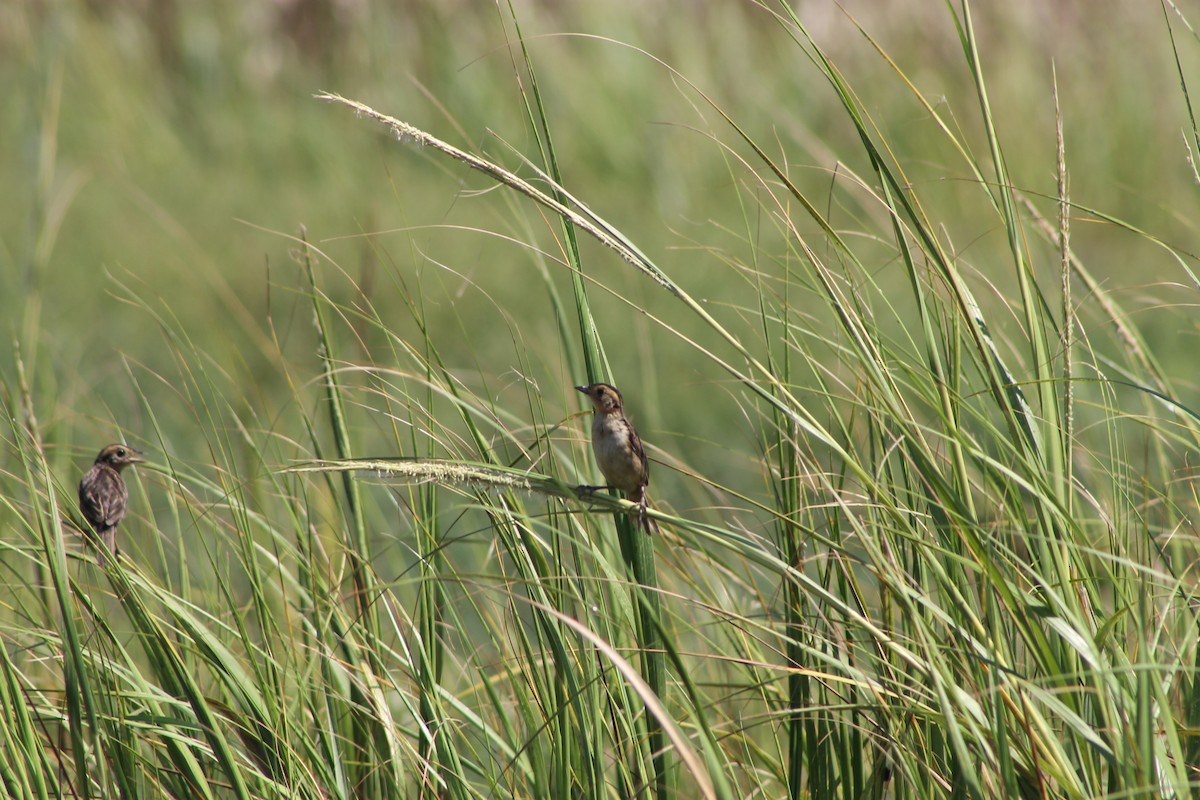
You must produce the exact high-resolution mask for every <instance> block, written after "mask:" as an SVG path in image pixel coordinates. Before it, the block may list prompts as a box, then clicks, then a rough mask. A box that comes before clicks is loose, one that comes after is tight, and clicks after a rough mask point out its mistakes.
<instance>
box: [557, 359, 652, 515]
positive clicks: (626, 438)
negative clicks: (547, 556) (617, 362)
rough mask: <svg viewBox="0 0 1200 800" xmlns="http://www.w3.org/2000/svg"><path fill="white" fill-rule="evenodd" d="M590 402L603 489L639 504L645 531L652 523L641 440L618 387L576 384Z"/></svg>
mask: <svg viewBox="0 0 1200 800" xmlns="http://www.w3.org/2000/svg"><path fill="white" fill-rule="evenodd" d="M575 388H576V389H577V390H579V391H581V392H583V393H584V394H585V395H587V396H588V399H590V400H591V401H592V411H593V415H592V452H593V453H594V454H595V456H596V463H597V464H598V465H599V467H600V472H602V473H603V474H604V480H605V481H607V482H608V486H607V487H606V488H611V489H618V490H620V491H621V492H622V493H623V494H624V495H625V499H626V500H629V501H630V502H633V503H637V504H638V505H639V506H641V507H642V513H641V522H642V528H643V529H644V530H645V531H646V533H651V532H652V528H651V525H652V522H651V520H650V519H649V518H648V517H647V516H646V505H647V500H646V487H647V486H648V485H649V484H650V461H649V460H648V459H647V458H646V450H645V448H644V447H643V446H642V439H641V437H640V436H638V434H637V431H636V430H634V428H633V423H632V422H630V421H629V418H628V417H626V416H625V404H624V400H623V398H622V397H621V393H620V392H619V391H617V387H615V386H612V385H610V384H607V383H593V384H591V385H590V386H576V387H575Z"/></svg>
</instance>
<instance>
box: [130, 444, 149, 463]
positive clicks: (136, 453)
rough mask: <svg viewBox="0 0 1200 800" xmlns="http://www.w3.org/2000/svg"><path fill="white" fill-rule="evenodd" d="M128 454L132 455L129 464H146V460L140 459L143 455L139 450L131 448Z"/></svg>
mask: <svg viewBox="0 0 1200 800" xmlns="http://www.w3.org/2000/svg"><path fill="white" fill-rule="evenodd" d="M129 452H130V453H132V454H133V457H132V458H130V459H129V463H130V464H144V463H145V462H146V459H144V458H142V456H143V455H145V453H143V452H142V451H141V450H134V449H133V448H132V447H131V448H129Z"/></svg>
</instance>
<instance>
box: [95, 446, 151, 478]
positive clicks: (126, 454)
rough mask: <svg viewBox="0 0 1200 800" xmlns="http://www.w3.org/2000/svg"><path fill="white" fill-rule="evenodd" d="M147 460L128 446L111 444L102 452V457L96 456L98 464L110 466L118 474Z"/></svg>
mask: <svg viewBox="0 0 1200 800" xmlns="http://www.w3.org/2000/svg"><path fill="white" fill-rule="evenodd" d="M145 460H146V459H144V458H142V454H141V452H139V451H137V450H134V449H133V448H132V447H130V446H129V445H127V444H110V445H109V446H108V447H106V448H104V449H103V450H101V451H100V455H98V456H96V463H97V464H108V465H109V466H110V467H112V468H113V469H115V470H116V471H117V472H120V471H121V470H122V469H124V468H125V467H128V466H129V465H130V464H140V463H142V462H143V461H145Z"/></svg>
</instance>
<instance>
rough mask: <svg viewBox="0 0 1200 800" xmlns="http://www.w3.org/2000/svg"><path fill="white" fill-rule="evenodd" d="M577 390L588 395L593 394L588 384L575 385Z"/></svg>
mask: <svg viewBox="0 0 1200 800" xmlns="http://www.w3.org/2000/svg"><path fill="white" fill-rule="evenodd" d="M575 391H577V392H583V393H584V394H586V395H587V396H588V397H591V396H592V393H591V392H589V391H588V387H586V386H576V387H575Z"/></svg>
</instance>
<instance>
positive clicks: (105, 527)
mask: <svg viewBox="0 0 1200 800" xmlns="http://www.w3.org/2000/svg"><path fill="white" fill-rule="evenodd" d="M141 455H142V454H141V453H139V452H138V451H137V450H134V449H133V448H132V447H129V446H127V445H123V444H110V445H109V446H108V447H106V448H104V449H103V450H101V451H100V455H98V456H96V462H95V463H94V464H92V468H91V469H90V470H88V474H87V475H84V476H83V480H81V481H80V482H79V510H80V511H82V512H83V516H84V517H85V518H87V521H88V523H90V524H91V526H92V529H93V530H95V531H96V535H97V536H98V537H99V538H100V541H101V542H102V543H103V547H101V548H100V549H99V551H98V555H97V558H96V560H97V561H98V562H99V563H100V565H101V566H104V558H105V556H106V555H107V553H109V552H111V553H112V554H113V556H116V555H117V553H118V552H119V551H118V549H117V525H118V524H119V523H120V522H121V519H122V518H124V516H125V511H126V509H127V508H128V507H129V490H128V489H126V488H125V481H124V479H122V478H121V470H123V469H125V467H128V466H129V465H130V464H138V463H141V462H142V461H144V460H145V459H143V458H142V457H141Z"/></svg>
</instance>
